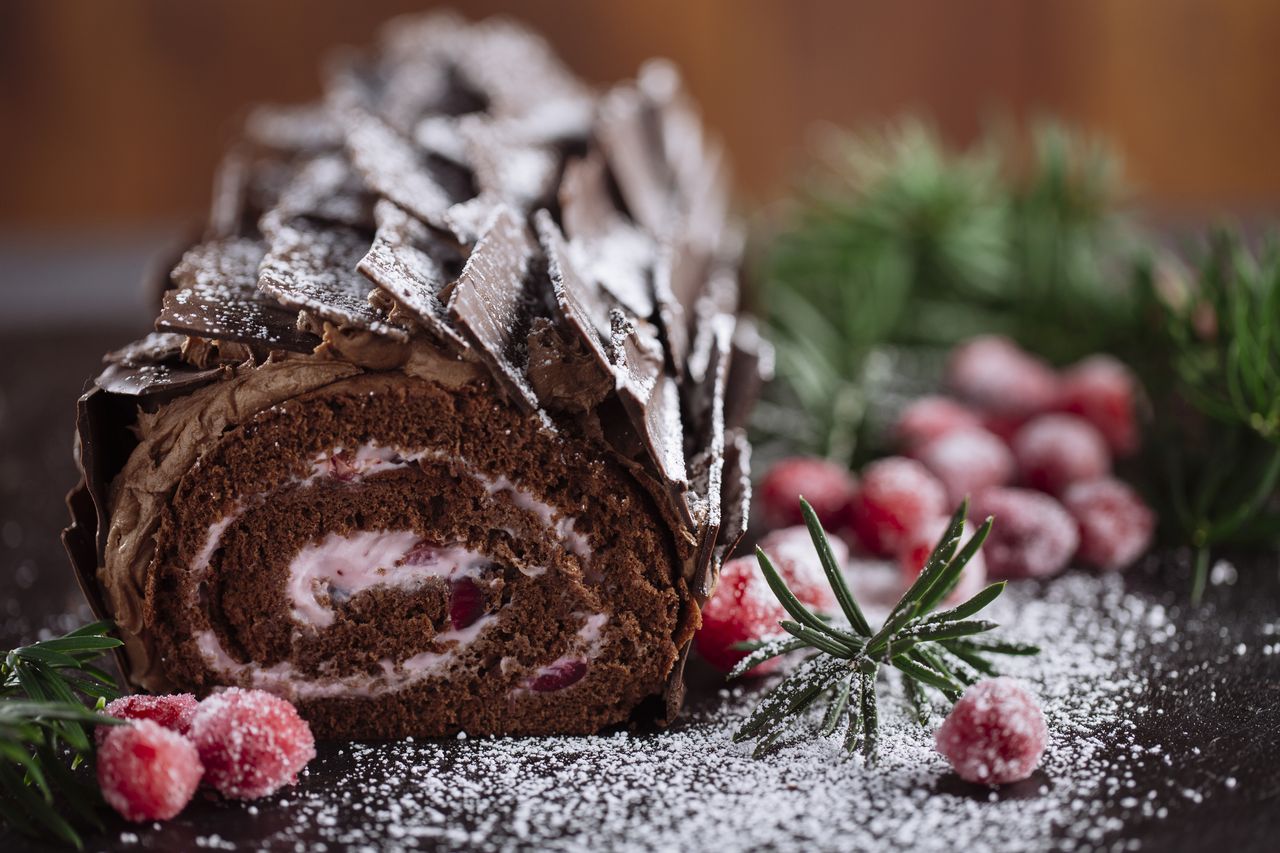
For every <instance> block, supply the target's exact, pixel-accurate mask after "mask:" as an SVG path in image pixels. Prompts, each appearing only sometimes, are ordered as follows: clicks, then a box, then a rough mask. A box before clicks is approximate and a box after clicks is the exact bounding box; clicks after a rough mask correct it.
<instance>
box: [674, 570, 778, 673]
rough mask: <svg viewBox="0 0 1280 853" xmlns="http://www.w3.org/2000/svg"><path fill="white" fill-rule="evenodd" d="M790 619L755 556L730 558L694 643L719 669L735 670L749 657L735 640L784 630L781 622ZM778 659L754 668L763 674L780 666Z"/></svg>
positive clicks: (760, 636)
mask: <svg viewBox="0 0 1280 853" xmlns="http://www.w3.org/2000/svg"><path fill="white" fill-rule="evenodd" d="M786 618H787V612H786V611H785V610H783V609H782V605H781V604H779V603H778V599H776V598H775V597H774V595H773V591H772V590H770V589H769V585H768V583H766V582H765V579H764V575H763V574H761V572H760V567H759V566H758V565H757V564H756V560H755V558H754V557H739V558H738V559H736V560H730V561H729V562H727V563H725V564H724V567H723V568H721V569H720V580H719V582H718V583H717V584H716V591H715V594H714V595H712V596H711V599H710V600H709V601H708V602H707V604H706V606H705V607H703V608H702V628H701V629H699V631H698V634H697V636H696V637H695V639H694V643H695V645H696V647H697V649H698V654H700V655H702V657H703V658H704V659H705V660H706V661H707V663H709V664H711V665H712V666H714V667H716V668H717V669H720V670H725V671H728V670H730V669H733V666H734V664H736V663H737V662H738V661H740V660H742V659H743V658H744V657H746V656H747V654H748V653H747V652H744V651H740V650H738V649H735V648H734V647H733V646H734V644H735V643H741V642H745V641H747V640H759V639H761V638H762V637H771V636H774V635H777V634H781V633H782V629H781V628H779V627H778V622H780V621H781V620H783V619H786ZM779 663H780V662H779V661H778V660H777V659H774V660H769V661H765V662H764V663H762V664H760V665H759V666H757V667H755V668H753V669H752V670H751V672H752V674H755V675H762V674H764V673H766V672H771V671H773V670H774V669H777V667H778V665H779Z"/></svg>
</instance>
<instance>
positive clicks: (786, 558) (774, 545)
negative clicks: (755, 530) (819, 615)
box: [756, 527, 849, 613]
mask: <svg viewBox="0 0 1280 853" xmlns="http://www.w3.org/2000/svg"><path fill="white" fill-rule="evenodd" d="M828 541H829V542H830V543H831V553H832V554H833V555H834V556H835V558H836V562H837V563H839V564H840V565H841V566H843V565H844V564H845V563H847V562H848V561H849V549H848V546H846V545H845V544H844V542H843V541H841V540H840V539H837V538H835V537H828ZM760 548H761V549H762V550H763V551H764V552H765V553H766V554H768V555H769V559H770V560H771V561H772V562H773V565H774V568H776V569H777V570H778V574H780V575H782V579H783V580H784V581H786V582H787V587H788V588H790V590H791V591H792V592H794V593H795V594H796V598H798V599H800V600H801V601H803V602H804V603H805V604H807V605H809V606H810V607H812V608H814V609H815V610H818V611H820V612H824V613H830V612H833V611H834V610H835V609H836V608H837V607H838V606H839V605H838V604H837V603H836V599H835V594H834V593H833V592H832V591H831V584H830V583H828V581H827V574H826V572H824V571H823V570H822V562H821V561H820V560H819V559H818V552H817V551H816V550H815V549H814V547H813V539H812V538H810V536H809V528H807V527H784V528H783V529H782V530H775V531H773V532H772V533H770V534H769V535H768V536H766V537H764V538H763V539H761V540H760ZM756 571H757V573H759V567H758V566H757V569H756ZM761 582H764V581H763V578H761Z"/></svg>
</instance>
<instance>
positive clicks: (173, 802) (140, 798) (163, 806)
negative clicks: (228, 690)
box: [97, 719, 204, 822]
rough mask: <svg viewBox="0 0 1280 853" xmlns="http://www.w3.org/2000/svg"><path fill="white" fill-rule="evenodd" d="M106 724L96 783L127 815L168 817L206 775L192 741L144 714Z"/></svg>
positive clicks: (141, 818) (134, 817)
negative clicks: (126, 722)
mask: <svg viewBox="0 0 1280 853" xmlns="http://www.w3.org/2000/svg"><path fill="white" fill-rule="evenodd" d="M103 729H104V731H105V733H106V734H105V736H104V737H103V738H102V743H101V745H100V746H99V747H98V757H97V764H98V769H97V772H98V785H99V786H100V787H101V788H102V797H103V799H105V800H106V801H107V802H108V803H109V804H110V805H111V807H112V808H113V809H115V810H116V811H117V812H119V813H120V814H121V815H122V816H123V817H124V818H125V820H131V821H135V822H141V821H147V820H168V819H169V818H171V817H173V816H174V815H176V814H177V813H178V812H180V811H182V810H183V808H185V807H186V805H187V803H189V802H191V796H192V794H194V793H195V791H196V788H197V787H198V786H199V785H200V779H201V777H202V776H203V775H204V767H203V766H202V765H201V763H200V755H199V753H198V752H197V751H196V747H195V745H194V744H192V742H191V741H189V740H187V739H186V738H185V737H183V736H182V735H180V734H178V733H177V732H175V731H172V730H170V729H167V728H165V727H163V726H161V725H159V724H158V723H154V722H152V721H151V720H146V719H140V720H138V721H137V722H135V723H131V724H129V725H127V726H104V727H103Z"/></svg>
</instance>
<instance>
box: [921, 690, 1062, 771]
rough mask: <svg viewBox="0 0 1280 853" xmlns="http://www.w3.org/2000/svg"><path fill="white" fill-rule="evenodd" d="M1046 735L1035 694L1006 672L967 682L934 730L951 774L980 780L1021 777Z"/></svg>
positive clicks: (1032, 767)
mask: <svg viewBox="0 0 1280 853" xmlns="http://www.w3.org/2000/svg"><path fill="white" fill-rule="evenodd" d="M1048 740H1049V730H1048V728H1047V727H1046V726H1045V724H1044V714H1043V712H1041V710H1040V706H1039V705H1038V704H1037V703H1036V700H1035V697H1034V696H1032V695H1031V694H1030V693H1029V692H1027V690H1026V689H1025V688H1023V687H1022V685H1021V684H1019V683H1018V682H1017V681H1015V680H1013V679H1012V678H987V679H984V680H982V681H979V682H977V683H976V684H974V685H972V686H971V687H969V689H968V690H966V691H965V692H964V695H963V696H961V697H960V700H959V701H958V702H956V704H955V707H954V708H952V709H951V713H950V714H948V715H947V718H946V719H945V720H943V721H942V725H941V726H939V727H938V731H937V734H936V735H935V736H934V742H935V744H936V745H937V748H938V752H940V753H942V755H943V756H945V757H946V759H947V761H949V762H951V766H952V767H953V768H954V769H955V771H956V774H957V775H959V777H960V778H961V779H964V780H965V781H967V782H976V783H978V784H982V785H1002V784H1005V783H1007V782H1020V781H1022V780H1023V779H1026V778H1027V777H1028V776H1030V775H1031V773H1032V771H1034V770H1035V769H1036V766H1037V765H1038V764H1039V763H1040V756H1041V755H1043V754H1044V748H1045V745H1046V744H1047V743H1048Z"/></svg>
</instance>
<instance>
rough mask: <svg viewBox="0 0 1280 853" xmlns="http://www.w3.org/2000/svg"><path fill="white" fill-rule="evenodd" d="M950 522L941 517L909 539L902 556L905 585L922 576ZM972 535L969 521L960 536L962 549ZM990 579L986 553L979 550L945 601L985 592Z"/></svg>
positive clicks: (963, 599) (899, 556)
mask: <svg viewBox="0 0 1280 853" xmlns="http://www.w3.org/2000/svg"><path fill="white" fill-rule="evenodd" d="M950 523H951V519H949V518H943V517H942V516H939V517H937V518H935V519H934V520H933V521H931V522H929V523H928V524H926V525H924V526H923V527H921V528H920V529H919V530H918V531H916V534H915V535H914V536H912V537H911V538H910V539H908V540H907V544H906V546H905V547H904V548H903V549H902V553H901V554H899V555H898V568H899V569H901V571H902V581H903V586H904V587H906V586H910V585H911V584H912V583H914V582H915V579H916V578H917V577H919V576H920V572H921V571H923V570H924V564H925V562H926V561H927V560H928V559H929V555H930V554H932V553H933V549H934V548H936V547H938V540H939V539H941V538H942V534H943V533H945V532H946V530H947V525H948V524H950ZM971 536H973V527H972V526H971V525H970V524H969V523H968V522H965V525H964V533H963V534H961V539H960V547H961V548H963V547H964V546H965V543H967V542H968V541H969V537H971ZM986 582H987V561H986V559H985V558H984V557H983V556H982V551H979V552H978V553H976V554H974V555H973V559H971V560H970V561H969V562H968V563H967V564H966V565H965V567H964V572H962V573H961V575H960V582H959V583H958V584H956V588H955V589H953V590H952V591H951V594H950V595H948V596H947V598H946V600H945V601H944V602H943V603H944V604H946V605H948V606H949V605H953V604H960V603H961V602H964V601H967V600H969V599H970V598H972V597H973V596H974V595H976V594H977V593H979V592H981V591H982V587H983V586H984V585H985V584H986Z"/></svg>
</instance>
